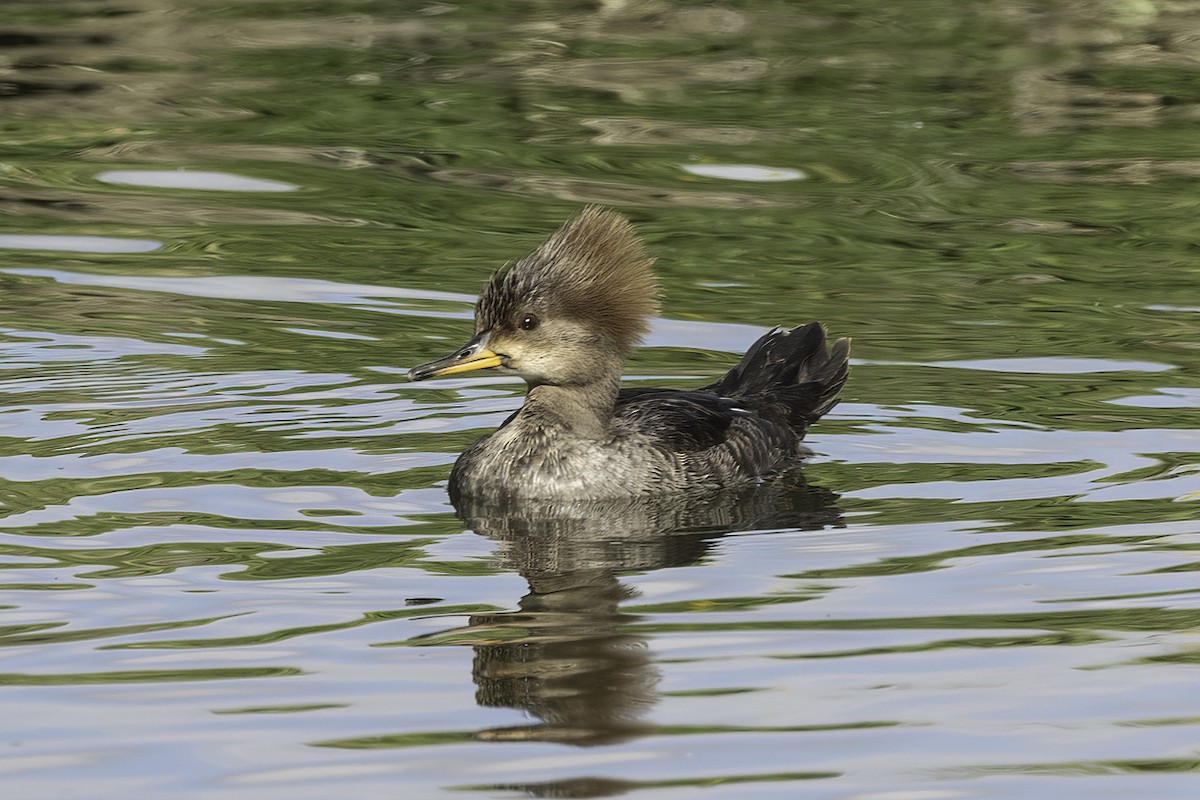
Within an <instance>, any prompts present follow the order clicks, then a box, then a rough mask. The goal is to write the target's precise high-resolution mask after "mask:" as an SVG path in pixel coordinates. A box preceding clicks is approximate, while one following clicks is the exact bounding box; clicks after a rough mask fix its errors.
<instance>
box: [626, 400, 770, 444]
mask: <svg viewBox="0 0 1200 800" xmlns="http://www.w3.org/2000/svg"><path fill="white" fill-rule="evenodd" d="M615 416H616V420H617V422H618V423H619V424H621V425H623V426H628V427H632V428H633V429H635V430H638V431H639V432H642V433H646V434H648V435H651V436H653V437H654V438H656V439H657V440H658V441H660V442H662V443H663V444H664V445H665V446H666V447H668V448H670V449H671V450H674V451H675V452H677V453H688V452H696V451H698V450H707V449H708V448H710V447H713V446H715V445H718V444H721V443H722V442H724V441H725V440H726V435H727V433H728V431H729V426H730V425H731V424H732V423H733V421H734V420H735V419H737V418H738V417H745V416H749V412H748V411H746V410H745V409H742V408H740V407H739V406H738V403H737V401H735V400H733V399H732V398H729V397H719V396H717V395H715V394H712V393H711V392H707V391H703V390H702V391H694V392H690V391H685V390H682V389H656V388H640V387H635V388H629V389H622V390H621V392H620V393H619V394H618V395H617V407H616V413H615Z"/></svg>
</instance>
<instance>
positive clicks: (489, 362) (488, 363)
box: [408, 333, 504, 381]
mask: <svg viewBox="0 0 1200 800" xmlns="http://www.w3.org/2000/svg"><path fill="white" fill-rule="evenodd" d="M487 344H488V339H487V334H486V333H481V334H479V335H478V336H476V337H475V338H473V339H472V340H471V341H469V342H467V343H466V344H465V345H463V346H462V347H460V348H458V349H457V350H455V351H454V352H453V353H452V354H450V355H448V356H446V357H445V358H438V359H434V360H433V361H429V362H426V363H424V364H420V365H418V366H415V367H413V368H412V369H410V370H409V371H408V379H409V380H410V381H423V380H425V379H427V378H440V377H442V376H443V375H454V374H456V373H459V372H471V371H473V370H477V369H487V368H489V367H498V366H500V365H501V364H502V363H503V361H504V359H503V358H502V357H501V356H499V355H497V354H496V353H493V352H492V351H491V350H489V349H488V346H487Z"/></svg>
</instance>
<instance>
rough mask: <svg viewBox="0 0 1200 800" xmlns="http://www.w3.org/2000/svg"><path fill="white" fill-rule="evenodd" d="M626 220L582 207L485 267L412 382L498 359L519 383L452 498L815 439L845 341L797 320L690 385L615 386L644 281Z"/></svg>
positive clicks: (692, 472) (571, 490) (639, 490)
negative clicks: (452, 341) (458, 343)
mask: <svg viewBox="0 0 1200 800" xmlns="http://www.w3.org/2000/svg"><path fill="white" fill-rule="evenodd" d="M649 265H650V262H649V260H648V259H646V258H645V256H644V254H643V253H642V250H641V245H640V243H639V242H638V241H637V239H636V237H635V236H634V234H633V231H632V227H631V226H630V225H629V223H628V222H627V221H625V220H624V218H622V217H620V216H618V215H616V214H614V213H612V212H606V211H600V210H597V209H587V210H585V211H584V212H583V213H582V214H580V215H579V216H578V217H576V218H575V219H573V220H571V221H570V222H568V223H567V224H566V225H564V226H563V227H562V228H561V229H560V230H559V231H558V232H556V233H555V234H554V235H553V236H551V237H550V239H548V240H547V241H546V242H545V243H544V244H543V245H542V246H541V247H540V248H538V250H536V251H535V252H534V253H533V254H531V255H530V256H528V257H527V258H525V259H523V260H522V261H520V262H518V263H517V264H515V265H513V266H512V267H509V268H506V269H505V270H501V271H500V272H498V273H496V275H495V276H493V278H492V280H491V282H490V283H489V284H488V287H487V288H486V289H485V291H484V293H483V295H482V296H481V298H480V302H479V305H478V306H477V310H476V336H475V338H474V339H472V340H471V342H469V343H468V344H467V345H466V346H465V347H464V348H462V349H461V350H460V351H458V352H457V353H455V354H454V355H451V356H449V357H447V358H444V359H440V360H438V361H434V362H430V363H429V364H425V365H422V366H420V367H416V368H414V369H413V370H412V372H411V373H410V377H412V379H414V380H421V379H423V378H426V377H433V376H436V375H441V374H448V373H455V372H463V371H467V370H470V369H477V368H482V367H489V366H494V367H499V368H501V369H505V370H507V371H509V372H515V373H517V374H520V375H522V377H524V378H525V379H526V381H527V382H528V383H529V386H530V389H529V394H528V396H527V397H526V399H525V403H524V405H523V406H522V407H521V409H520V410H519V411H517V412H516V413H515V414H513V415H512V416H511V417H509V419H508V420H507V421H505V423H504V424H503V425H502V426H501V427H500V428H499V429H498V430H497V431H495V432H494V433H492V434H490V435H489V436H485V437H484V438H482V439H480V440H478V441H477V442H475V443H474V444H473V445H471V446H470V447H468V448H467V450H465V451H464V452H463V453H462V455H461V456H459V458H458V460H457V462H456V463H455V465H454V468H453V470H452V472H451V475H450V492H451V495H452V497H467V498H471V499H486V498H488V497H497V498H499V497H504V498H521V497H527V498H543V499H544V498H564V499H581V500H582V499H589V500H590V499H603V498H622V497H637V496H650V495H657V494H663V493H679V492H689V493H690V492H706V491H715V490H719V489H725V488H730V487H736V486H739V485H745V484H748V483H752V482H754V481H756V480H760V479H762V478H765V477H767V476H769V475H771V474H773V473H776V472H779V471H781V470H784V469H786V468H787V467H789V466H792V465H794V464H795V463H796V462H797V460H798V459H800V458H802V457H803V456H805V455H808V454H810V452H811V451H809V450H808V448H807V447H805V446H804V444H803V443H802V442H801V439H802V438H803V437H804V434H805V431H806V430H807V428H808V426H809V425H810V424H811V423H812V422H815V421H816V420H817V419H819V418H820V417H821V416H822V415H823V414H824V413H825V412H826V411H828V410H829V409H830V408H832V407H833V405H834V404H835V403H836V402H837V393H838V391H839V390H840V389H841V387H842V384H843V383H844V382H845V380H846V374H847V358H848V355H849V341H848V340H846V339H841V340H839V341H837V342H835V343H834V344H833V346H832V348H827V346H826V342H825V332H824V329H823V328H822V327H821V325H820V324H818V323H815V322H814V323H809V324H808V325H804V326H801V327H798V328H795V329H793V330H790V331H772V332H770V333H767V334H766V335H764V336H763V337H762V338H760V339H759V340H758V341H757V342H755V343H754V344H753V345H752V346H751V347H750V349H749V350H748V351H747V352H746V355H745V356H744V357H743V358H742V360H741V362H740V363H739V364H738V365H737V366H735V367H734V368H733V369H731V370H730V371H729V372H728V373H727V374H726V375H725V376H724V377H722V378H721V379H720V380H718V381H716V382H715V383H713V384H711V385H709V386H706V387H704V388H703V389H698V390H691V391H688V390H679V389H660V388H641V387H638V388H627V389H621V388H620V371H621V365H622V364H623V362H624V360H625V358H626V357H627V355H628V353H629V351H630V349H631V348H632V345H633V343H634V342H635V341H636V340H637V338H639V336H640V334H641V333H642V332H643V331H644V329H645V325H646V319H647V317H648V316H649V314H650V313H651V312H652V311H653V309H654V306H655V299H656V285H655V283H654V279H653V275H652V274H651V273H650V271H649Z"/></svg>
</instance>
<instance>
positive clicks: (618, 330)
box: [479, 206, 658, 347]
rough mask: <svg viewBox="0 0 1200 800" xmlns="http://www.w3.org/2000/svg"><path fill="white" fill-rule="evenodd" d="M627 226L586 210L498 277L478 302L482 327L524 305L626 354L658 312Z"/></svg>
mask: <svg viewBox="0 0 1200 800" xmlns="http://www.w3.org/2000/svg"><path fill="white" fill-rule="evenodd" d="M651 264H653V260H652V259H650V258H649V257H647V255H646V252H645V250H644V248H643V247H642V243H641V241H640V240H639V239H638V237H637V233H636V231H635V230H634V228H633V225H631V224H630V222H629V220H627V219H625V217H623V216H621V215H620V214H618V213H616V212H614V211H608V210H605V209H602V208H598V207H596V206H589V207H587V208H585V209H584V210H583V211H581V212H580V213H579V214H577V215H576V216H575V217H573V218H571V219H570V220H568V221H567V222H566V223H565V224H563V226H562V227H561V228H559V229H558V230H557V231H555V232H554V233H553V234H551V235H550V237H549V238H548V239H546V241H544V242H543V243H542V244H541V245H540V246H538V248H537V249H536V250H534V251H533V252H532V253H530V254H529V255H528V256H526V257H525V258H523V259H521V260H520V261H518V262H517V263H516V264H514V265H512V266H511V267H507V268H505V269H503V270H501V271H500V272H497V273H496V274H495V275H494V276H493V277H492V280H491V282H490V283H489V284H488V286H487V288H486V289H485V290H484V292H483V295H482V296H481V297H480V304H479V311H480V316H481V317H483V318H486V323H485V322H484V319H481V320H480V322H481V324H486V325H489V326H490V325H495V324H502V323H503V322H505V318H506V317H508V316H511V315H515V314H516V313H517V311H518V309H519V308H521V307H523V306H526V305H531V306H534V307H540V308H542V309H543V310H544V311H545V313H550V314H556V315H561V316H567V317H571V318H574V319H577V320H580V321H581V322H585V323H589V324H591V325H593V326H595V327H596V328H598V329H599V330H601V331H602V332H604V333H606V334H608V335H609V336H611V337H612V338H613V339H615V340H616V341H617V342H618V343H619V344H620V345H622V346H625V347H631V346H632V345H633V344H634V343H635V342H637V340H638V339H640V338H641V336H642V335H643V334H645V333H646V331H647V330H649V325H648V318H649V317H650V316H651V315H652V314H654V313H655V312H656V311H657V310H658V281H657V279H656V278H655V277H654V273H653V272H651V271H650V266H651Z"/></svg>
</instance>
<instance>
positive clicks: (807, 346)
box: [705, 322, 850, 435]
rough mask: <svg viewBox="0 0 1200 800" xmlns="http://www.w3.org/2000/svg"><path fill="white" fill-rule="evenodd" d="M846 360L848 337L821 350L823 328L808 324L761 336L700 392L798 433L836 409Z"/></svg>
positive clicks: (846, 367)
mask: <svg viewBox="0 0 1200 800" xmlns="http://www.w3.org/2000/svg"><path fill="white" fill-rule="evenodd" d="M849 357H850V340H849V339H838V340H837V341H835V342H834V343H833V344H832V345H831V346H829V347H826V344H825V328H824V327H823V326H822V325H821V323H819V322H810V323H808V324H807V325H801V326H799V327H796V328H793V329H792V330H790V331H781V330H773V331H771V332H770V333H767V334H765V335H764V336H762V337H761V338H760V339H759V340H758V341H757V342H755V343H754V344H752V345H751V346H750V349H749V350H747V351H746V355H744V356H742V360H741V361H740V362H739V363H738V365H737V366H735V367H734V368H733V369H731V370H729V372H727V373H725V376H724V377H722V378H721V379H720V380H718V381H717V382H716V383H713V384H712V385H710V386H706V387H705V388H706V389H707V390H708V391H710V392H715V393H716V394H719V395H721V396H723V397H732V398H736V399H737V400H738V401H739V403H741V404H743V405H746V406H748V407H750V408H753V409H754V410H755V411H757V412H758V413H759V414H761V415H762V416H764V417H766V418H767V419H773V420H775V421H777V422H780V423H783V424H786V425H788V426H790V427H791V428H792V429H793V430H795V431H796V432H797V433H798V434H800V435H803V434H804V431H805V430H806V429H807V428H808V426H809V425H811V424H812V423H814V422H816V421H817V420H818V419H820V418H821V417H822V416H823V415H824V414H825V413H826V412H827V411H829V410H830V409H831V408H833V407H834V406H835V405H837V401H838V399H837V395H838V392H839V391H841V388H842V384H844V383H845V382H846V375H847V373H848V371H849Z"/></svg>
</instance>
